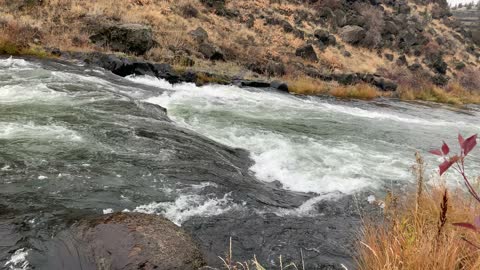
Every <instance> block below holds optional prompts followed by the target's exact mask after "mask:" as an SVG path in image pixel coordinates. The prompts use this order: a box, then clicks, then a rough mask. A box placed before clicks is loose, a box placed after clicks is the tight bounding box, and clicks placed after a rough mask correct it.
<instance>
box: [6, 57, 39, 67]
mask: <svg viewBox="0 0 480 270" xmlns="http://www.w3.org/2000/svg"><path fill="white" fill-rule="evenodd" d="M36 66H37V65H36V64H33V63H30V62H27V61H25V60H23V59H16V58H13V57H12V56H10V57H9V58H7V59H0V68H28V67H36Z"/></svg>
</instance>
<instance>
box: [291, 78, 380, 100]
mask: <svg viewBox="0 0 480 270" xmlns="http://www.w3.org/2000/svg"><path fill="white" fill-rule="evenodd" d="M287 81H288V87H289V90H290V92H291V93H294V94H299V95H331V96H334V97H337V98H343V99H364V100H370V99H374V98H376V97H380V96H383V95H384V94H383V93H382V92H380V91H379V90H377V89H376V88H375V87H373V86H371V85H369V84H366V83H359V84H356V85H347V86H345V85H339V84H338V83H328V82H325V81H321V80H316V79H312V78H308V77H298V78H295V79H287Z"/></svg>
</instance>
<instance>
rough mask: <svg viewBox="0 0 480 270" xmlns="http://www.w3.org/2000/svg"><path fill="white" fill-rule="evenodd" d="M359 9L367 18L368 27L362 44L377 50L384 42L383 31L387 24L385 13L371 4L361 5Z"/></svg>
mask: <svg viewBox="0 0 480 270" xmlns="http://www.w3.org/2000/svg"><path fill="white" fill-rule="evenodd" d="M357 9H358V11H359V13H360V14H361V15H362V16H363V17H364V18H365V20H366V26H367V33H366V35H365V38H364V39H363V40H362V44H363V45H364V46H366V47H369V48H377V47H378V46H379V45H380V44H381V42H382V29H383V27H384V24H385V21H384V19H383V12H382V11H381V10H380V9H378V8H375V7H374V6H372V5H370V4H360V5H358V7H357Z"/></svg>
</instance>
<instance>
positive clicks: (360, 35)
mask: <svg viewBox="0 0 480 270" xmlns="http://www.w3.org/2000/svg"><path fill="white" fill-rule="evenodd" d="M365 36H366V32H365V29H363V28H362V27H360V26H357V25H347V26H345V27H343V28H342V29H340V37H341V38H342V39H343V41H345V42H347V43H350V44H358V43H360V42H361V41H362V40H363V39H364V38H365Z"/></svg>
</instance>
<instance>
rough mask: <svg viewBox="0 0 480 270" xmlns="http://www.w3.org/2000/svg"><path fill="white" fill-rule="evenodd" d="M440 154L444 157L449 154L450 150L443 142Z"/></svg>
mask: <svg viewBox="0 0 480 270" xmlns="http://www.w3.org/2000/svg"><path fill="white" fill-rule="evenodd" d="M442 153H443V154H444V155H448V153H450V148H449V147H448V144H446V143H445V142H443V145H442Z"/></svg>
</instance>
